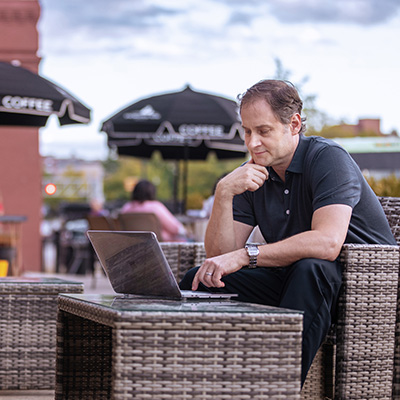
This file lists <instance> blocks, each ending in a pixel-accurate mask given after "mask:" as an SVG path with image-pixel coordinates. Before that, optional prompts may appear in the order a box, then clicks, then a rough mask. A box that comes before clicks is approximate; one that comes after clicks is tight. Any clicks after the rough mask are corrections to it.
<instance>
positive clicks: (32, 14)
mask: <svg viewBox="0 0 400 400" xmlns="http://www.w3.org/2000/svg"><path fill="white" fill-rule="evenodd" d="M39 16H40V6H39V3H38V1H37V0H0V38H1V40H0V61H7V62H11V61H13V60H18V61H19V62H20V63H21V66H23V67H25V68H28V69H30V70H31V71H34V72H37V71H38V66H39V61H40V58H39V57H38V55H37V51H38V42H39V38H38V32H37V28H36V25H37V22H38V19H39ZM41 181H42V178H41V164H40V156H39V130H38V129H37V128H26V127H0V193H1V195H2V198H3V203H4V211H5V214H11V215H26V216H27V218H28V220H27V221H26V222H25V223H23V224H22V261H23V270H25V271H40V270H41V240H40V221H41V205H42V197H41V196H42V194H41Z"/></svg>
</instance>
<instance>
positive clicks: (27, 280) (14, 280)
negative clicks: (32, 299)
mask: <svg viewBox="0 0 400 400" xmlns="http://www.w3.org/2000/svg"><path fill="white" fill-rule="evenodd" d="M0 284H14V285H15V284H29V285H32V284H46V285H47V284H49V285H51V284H54V285H56V284H58V285H65V284H71V285H72V284H79V285H80V284H82V282H78V281H69V280H65V279H59V278H45V277H37V278H36V277H24V276H6V277H1V278H0Z"/></svg>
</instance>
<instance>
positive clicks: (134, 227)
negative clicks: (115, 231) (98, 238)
mask: <svg viewBox="0 0 400 400" xmlns="http://www.w3.org/2000/svg"><path fill="white" fill-rule="evenodd" d="M118 222H119V226H120V229H121V230H123V231H151V232H154V233H155V234H156V236H157V239H158V241H159V242H162V241H163V237H162V234H161V223H160V220H159V219H158V217H157V216H156V215H155V214H152V213H126V214H119V215H118Z"/></svg>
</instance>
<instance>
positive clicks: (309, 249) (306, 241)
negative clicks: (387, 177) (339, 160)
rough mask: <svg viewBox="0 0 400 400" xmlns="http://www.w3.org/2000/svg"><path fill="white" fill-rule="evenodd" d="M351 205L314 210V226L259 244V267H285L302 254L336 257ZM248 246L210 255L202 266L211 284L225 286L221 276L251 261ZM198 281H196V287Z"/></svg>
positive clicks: (206, 280)
mask: <svg viewBox="0 0 400 400" xmlns="http://www.w3.org/2000/svg"><path fill="white" fill-rule="evenodd" d="M351 214H352V208H351V207H350V206H348V205H344V204H332V205H327V206H324V207H321V208H319V209H317V210H316V211H314V214H313V217H312V222H311V229H310V230H308V231H305V232H302V233H299V234H297V235H294V236H291V237H289V238H286V239H284V240H281V241H279V242H276V243H270V244H265V245H261V246H259V250H260V253H259V255H258V258H257V266H258V267H284V266H288V265H291V264H293V263H295V262H296V261H298V260H301V259H303V258H319V259H324V260H329V261H334V260H335V259H336V258H337V257H338V256H339V253H340V250H341V248H342V246H343V243H344V241H345V239H346V235H347V230H348V227H349V223H350V218H351ZM249 261H250V260H249V256H248V255H247V251H246V249H245V248H242V249H238V250H235V251H233V252H230V253H226V254H223V255H220V256H217V257H212V258H209V259H207V260H206V261H205V262H204V264H203V265H202V266H201V268H202V269H203V270H204V271H206V272H205V274H203V275H202V279H199V281H201V282H203V283H204V284H205V285H206V286H208V287H223V286H224V283H223V282H222V281H221V278H222V277H224V276H225V275H228V274H230V273H233V272H235V271H237V270H239V269H241V268H242V267H244V266H246V265H248V263H249ZM197 286H198V282H196V283H195V284H194V285H193V290H196V289H197Z"/></svg>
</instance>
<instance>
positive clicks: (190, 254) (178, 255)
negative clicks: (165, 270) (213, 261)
mask: <svg viewBox="0 0 400 400" xmlns="http://www.w3.org/2000/svg"><path fill="white" fill-rule="evenodd" d="M160 245H161V248H162V250H163V252H164V255H165V258H166V259H167V261H168V263H169V265H170V267H171V269H172V272H173V273H174V275H175V278H176V280H177V281H178V282H179V281H181V280H182V278H183V276H184V275H185V273H186V271H188V270H189V269H190V268H192V267H195V266H200V265H201V264H202V263H203V261H204V260H205V258H206V252H205V250H204V244H203V243H177V242H162V243H160Z"/></svg>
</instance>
